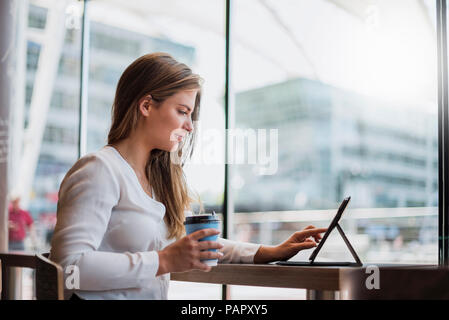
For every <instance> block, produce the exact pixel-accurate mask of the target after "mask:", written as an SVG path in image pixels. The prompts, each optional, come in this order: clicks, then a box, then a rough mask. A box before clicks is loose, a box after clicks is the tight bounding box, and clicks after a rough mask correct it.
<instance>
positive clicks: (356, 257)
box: [310, 222, 363, 266]
mask: <svg viewBox="0 0 449 320" xmlns="http://www.w3.org/2000/svg"><path fill="white" fill-rule="evenodd" d="M335 226H336V227H337V230H338V232H339V233H340V235H341V237H342V238H343V240H344V241H345V243H346V246H347V247H348V249H349V251H351V254H352V256H353V257H354V260H355V261H356V264H357V265H360V266H362V265H363V264H362V261H361V260H360V258H359V256H358V255H357V253H356V252H355V250H354V248H353V247H352V245H351V243H350V242H349V240H348V238H347V237H346V235H345V233H344V232H343V229H342V228H341V227H340V224H339V223H338V222H337V224H336V225H335ZM320 249H321V248H320ZM317 255H318V252H317V253H316V254H315V255H314V256H313V258H312V259H311V260H310V263H311V264H313V262H314V260H315V258H316V256H317Z"/></svg>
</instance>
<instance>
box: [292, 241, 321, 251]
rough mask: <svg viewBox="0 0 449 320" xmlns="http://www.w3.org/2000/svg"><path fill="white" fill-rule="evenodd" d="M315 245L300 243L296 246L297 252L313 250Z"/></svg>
mask: <svg viewBox="0 0 449 320" xmlns="http://www.w3.org/2000/svg"><path fill="white" fill-rule="evenodd" d="M316 246H317V244H316V243H315V242H314V241H307V242H301V243H298V244H297V245H296V249H297V250H298V251H301V250H305V249H311V248H315V247H316Z"/></svg>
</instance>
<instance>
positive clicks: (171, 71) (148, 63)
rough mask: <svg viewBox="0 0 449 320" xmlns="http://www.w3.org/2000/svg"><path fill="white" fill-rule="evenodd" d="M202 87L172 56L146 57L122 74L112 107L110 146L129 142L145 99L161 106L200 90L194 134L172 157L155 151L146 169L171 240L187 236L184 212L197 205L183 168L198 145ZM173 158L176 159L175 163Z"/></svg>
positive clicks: (194, 116) (198, 80) (197, 96)
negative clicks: (185, 92)
mask: <svg viewBox="0 0 449 320" xmlns="http://www.w3.org/2000/svg"><path fill="white" fill-rule="evenodd" d="M201 83H202V79H201V78H200V76H198V75H197V74H194V73H192V70H191V69H190V68H189V67H188V66H186V65H185V64H183V63H179V62H178V61H176V60H175V59H174V58H173V57H172V56H170V55H169V54H167V53H161V52H157V53H152V54H147V55H144V56H142V57H140V58H138V59H137V60H135V61H134V62H133V63H131V64H130V65H129V66H128V67H127V68H126V70H125V71H124V72H123V74H122V76H121V77H120V80H119V82H118V84H117V90H116V93H115V98H114V103H113V106H112V124H111V128H110V130H109V134H108V144H115V143H117V142H119V141H120V140H122V139H125V138H127V137H128V136H129V135H130V133H131V132H132V130H133V129H134V128H136V127H137V123H138V120H139V117H140V113H139V107H138V101H139V100H140V99H141V98H142V97H144V96H146V95H151V96H152V98H153V99H154V100H155V101H157V102H162V101H164V100H165V99H167V98H168V97H170V96H172V95H173V94H175V93H177V92H179V91H181V90H188V89H196V90H198V91H197V95H196V100H195V107H194V111H193V113H192V121H193V131H192V133H191V134H189V135H188V138H187V139H186V140H185V142H184V143H183V144H181V145H180V146H179V148H178V150H177V151H175V152H173V153H170V152H167V151H163V150H158V149H155V150H152V151H151V153H150V154H149V156H148V161H147V164H146V168H145V169H146V170H145V174H146V176H147V179H148V181H149V183H150V185H151V187H152V188H153V190H154V195H155V196H156V197H157V199H158V200H159V201H160V202H162V203H163V204H164V205H165V208H166V212H165V217H164V221H165V223H166V225H167V228H168V238H177V239H179V238H180V237H181V236H182V235H183V234H184V225H183V222H184V210H188V209H191V206H190V204H191V203H192V202H193V201H194V199H193V198H192V197H191V195H190V191H189V189H188V186H187V183H186V179H185V176H184V172H183V169H182V167H183V166H184V163H185V161H186V160H187V159H188V158H190V157H191V155H192V153H193V149H194V145H195V140H196V133H197V121H195V120H198V118H199V112H200V100H201ZM174 158H177V159H176V161H174Z"/></svg>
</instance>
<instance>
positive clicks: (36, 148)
mask: <svg viewBox="0 0 449 320" xmlns="http://www.w3.org/2000/svg"><path fill="white" fill-rule="evenodd" d="M14 9H15V10H16V11H15V12H14V14H15V15H16V30H17V32H16V38H15V46H16V47H15V49H16V56H15V57H16V62H15V68H16V69H15V74H14V78H13V81H14V82H13V87H14V101H13V106H12V107H11V113H12V114H11V126H10V128H11V137H12V138H11V145H10V156H11V158H10V159H11V160H10V167H9V175H10V186H9V189H10V196H11V197H12V198H15V197H17V196H19V197H20V202H19V203H18V205H19V207H20V208H22V209H24V210H26V211H28V212H29V213H30V216H31V217H32V219H33V220H34V223H33V224H32V226H29V227H26V228H25V238H23V234H22V233H21V232H19V231H17V230H20V227H18V225H19V224H20V222H17V223H16V220H14V218H12V215H14V212H17V208H16V207H15V206H13V204H12V203H11V206H10V220H11V221H12V224H10V226H11V225H12V227H11V228H10V229H9V244H10V247H9V250H11V251H17V250H19V251H21V250H25V251H28V252H48V251H49V249H50V240H51V235H52V232H53V228H54V225H55V223H56V204H57V201H58V190H59V186H60V183H61V181H62V179H63V177H64V176H65V174H66V172H67V171H68V170H69V168H70V167H71V166H72V165H73V163H74V162H75V161H76V160H77V158H78V124H79V120H78V107H79V99H78V97H79V91H80V86H79V83H80V71H79V70H80V52H81V50H80V49H81V45H80V34H81V33H80V27H81V24H80V23H81V22H80V21H81V20H80V18H81V16H82V3H80V2H79V1H75V0H74V1H57V0H52V1H45V2H42V1H34V0H30V1H26V2H20V3H17V6H15V7H14ZM14 230H15V231H14ZM23 276H24V281H23V282H22V284H23V291H22V298H25V299H31V298H32V297H33V287H32V281H31V277H32V276H33V273H32V272H28V271H26V272H24V273H23Z"/></svg>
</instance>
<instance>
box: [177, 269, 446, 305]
mask: <svg viewBox="0 0 449 320" xmlns="http://www.w3.org/2000/svg"><path fill="white" fill-rule="evenodd" d="M372 265H373V264H371V265H370V266H372ZM375 265H376V266H378V267H379V270H380V280H381V281H380V282H381V287H382V288H381V289H382V290H380V291H376V290H374V291H372V290H371V291H369V290H368V292H369V293H370V295H369V296H368V295H366V292H367V290H365V280H366V278H367V277H368V276H370V274H368V273H366V267H367V266H368V265H364V266H363V267H359V268H358V267H307V266H279V265H274V264H219V265H218V266H216V267H213V268H212V270H211V271H210V272H202V271H190V272H184V273H172V274H171V280H175V281H190V282H202V283H216V284H227V285H247V286H262V287H280V288H297V289H306V290H307V296H306V297H307V299H311V300H314V299H339V298H346V297H345V295H346V294H347V293H346V291H347V290H346V289H347V288H351V294H352V296H351V295H349V296H348V297H353V298H354V299H359V298H361V299H364V297H368V298H376V297H377V298H378V297H380V298H382V297H386V298H388V299H395V298H394V297H401V298H404V297H405V298H407V297H408V296H410V297H411V298H412V299H413V298H414V297H416V296H417V295H416V294H413V295H411V293H412V292H413V291H414V290H415V291H416V290H417V289H418V291H419V292H423V291H422V290H421V288H422V287H426V288H427V289H428V290H427V293H426V294H424V298H426V297H427V296H429V293H428V292H429V290H431V291H432V292H437V291H435V289H437V290H438V288H439V287H441V286H443V287H444V290H446V289H447V288H449V269H441V268H438V267H437V266H435V265H392V264H375ZM423 275H425V276H423ZM432 278H435V279H437V280H438V281H436V282H435V281H432V283H431V284H429V279H432ZM443 279H444V280H443ZM360 288H361V289H362V291H360ZM394 288H396V289H394ZM363 290H365V291H363ZM444 290H443V291H444ZM359 291H360V292H363V293H365V295H359V296H357V295H354V293H356V292H359ZM440 291H441V290H440ZM446 291H448V292H449V290H446ZM423 293H424V292H423ZM422 296H423V295H421V297H422ZM446 296H447V295H446V294H444V295H442V294H439V295H438V297H443V298H444V297H446Z"/></svg>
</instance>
